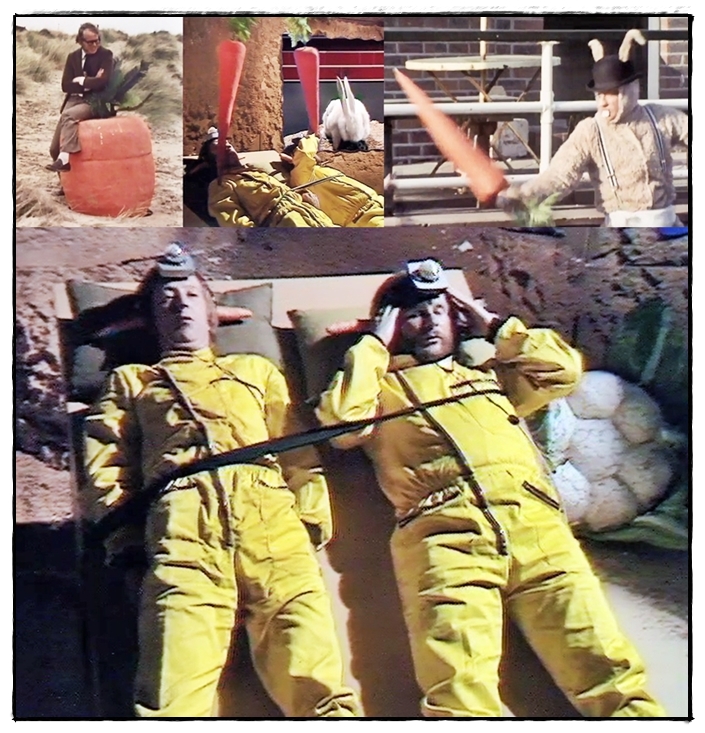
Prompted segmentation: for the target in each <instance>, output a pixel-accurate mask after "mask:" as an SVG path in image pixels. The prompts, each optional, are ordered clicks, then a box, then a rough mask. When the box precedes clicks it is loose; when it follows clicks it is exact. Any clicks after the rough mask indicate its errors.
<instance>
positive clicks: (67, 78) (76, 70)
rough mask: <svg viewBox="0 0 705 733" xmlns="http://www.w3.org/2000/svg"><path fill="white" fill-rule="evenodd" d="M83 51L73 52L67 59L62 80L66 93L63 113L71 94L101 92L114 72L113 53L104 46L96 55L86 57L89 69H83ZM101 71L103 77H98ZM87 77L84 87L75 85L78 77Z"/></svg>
mask: <svg viewBox="0 0 705 733" xmlns="http://www.w3.org/2000/svg"><path fill="white" fill-rule="evenodd" d="M82 53H83V50H82V49H80V48H79V49H78V50H77V51H73V52H72V53H70V54H69V55H68V56H67V57H66V64H65V66H64V75H63V76H62V78H61V89H62V91H64V92H66V97H65V98H64V103H63V104H62V105H61V109H62V111H63V109H64V106H65V105H66V100H67V99H68V98H69V95H71V94H85V93H86V92H99V91H101V90H102V89H105V87H106V86H107V85H108V81H110V74H112V72H113V52H112V51H109V50H108V49H107V48H103V47H102V46H101V47H100V48H99V49H98V50H97V51H96V52H95V53H94V54H90V55H87V56H86V66H87V69H86V71H84V70H83V69H82V68H81V55H82ZM100 69H103V76H101V77H98V76H97V74H98V72H99V70H100ZM84 75H85V77H86V80H85V83H84V84H83V86H81V85H80V84H76V83H74V81H73V80H74V79H75V78H76V77H77V76H84Z"/></svg>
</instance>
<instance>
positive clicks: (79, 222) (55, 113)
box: [15, 44, 183, 227]
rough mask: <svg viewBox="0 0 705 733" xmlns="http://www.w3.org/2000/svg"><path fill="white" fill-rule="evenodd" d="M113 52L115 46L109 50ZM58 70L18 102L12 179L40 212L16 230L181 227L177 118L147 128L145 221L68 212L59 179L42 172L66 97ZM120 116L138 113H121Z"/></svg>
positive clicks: (24, 219)
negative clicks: (150, 175)
mask: <svg viewBox="0 0 705 733" xmlns="http://www.w3.org/2000/svg"><path fill="white" fill-rule="evenodd" d="M111 49H112V50H113V51H114V52H115V51H117V50H118V49H119V44H115V47H111ZM61 74H62V72H61V70H54V71H52V77H51V79H50V80H49V81H48V82H46V83H43V84H38V83H36V82H33V81H28V82H27V91H26V92H25V93H24V94H22V95H21V96H18V97H17V102H16V114H17V121H16V131H17V134H16V138H15V141H16V152H15V163H16V174H17V190H18V192H19V191H21V190H23V189H24V190H29V191H32V192H33V193H34V194H35V195H36V196H37V198H38V199H39V202H40V204H41V211H39V212H37V213H36V214H33V215H22V216H21V217H20V218H18V219H17V220H16V225H17V226H18V227H41V226H76V227H78V226H81V227H132V226H135V224H136V223H138V225H139V226H142V227H164V226H181V224H182V222H183V216H182V210H183V207H182V195H181V177H182V175H183V164H182V160H181V132H182V126H181V120H180V119H178V118H177V117H174V118H173V119H171V121H170V122H169V123H168V124H166V125H165V126H164V127H160V128H155V127H151V134H152V155H153V157H154V163H155V168H156V186H155V193H154V198H153V199H152V205H151V207H150V210H151V211H152V214H151V215H149V216H144V217H139V219H138V220H136V219H135V218H134V217H117V218H107V217H98V216H88V215H86V214H80V213H77V212H74V211H71V209H69V207H68V205H67V203H66V199H65V197H64V196H63V195H62V193H61V186H60V181H59V175H58V174H55V173H51V172H49V171H47V170H45V169H44V166H45V165H47V164H48V163H51V158H50V156H49V144H50V143H51V140H52V136H53V134H54V129H55V127H56V123H57V120H58V117H59V109H60V108H61V103H62V101H63V98H64V94H63V92H62V91H61ZM120 114H125V115H127V114H138V113H137V112H135V113H130V112H124V113H120Z"/></svg>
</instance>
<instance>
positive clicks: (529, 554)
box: [317, 318, 665, 717]
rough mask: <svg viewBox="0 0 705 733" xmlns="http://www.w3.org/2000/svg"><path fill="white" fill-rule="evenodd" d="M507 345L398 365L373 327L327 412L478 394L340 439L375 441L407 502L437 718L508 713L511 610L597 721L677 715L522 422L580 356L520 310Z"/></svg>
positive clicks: (554, 391) (402, 535)
mask: <svg viewBox="0 0 705 733" xmlns="http://www.w3.org/2000/svg"><path fill="white" fill-rule="evenodd" d="M495 346H496V357H495V360H494V361H495V362H496V366H495V369H492V368H490V367H489V366H488V365H482V367H483V368H479V366H477V365H476V366H464V365H463V364H461V363H459V362H458V361H457V360H455V359H454V358H453V357H448V358H447V359H445V360H441V361H439V362H435V363H427V364H418V363H417V362H416V361H415V360H414V359H413V358H412V357H409V356H398V357H394V358H392V359H391V363H390V355H389V352H388V351H387V349H386V347H385V346H384V345H383V344H382V343H381V342H380V341H379V340H377V339H376V338H375V337H374V336H371V335H368V336H364V337H363V338H362V339H361V340H360V341H359V342H358V343H357V344H356V345H355V346H353V347H352V348H351V349H349V350H348V352H347V354H346V358H345V364H344V368H343V369H342V370H341V371H339V372H338V373H337V375H336V376H335V377H334V379H333V381H332V382H331V385H330V386H329V388H328V390H327V391H326V392H325V393H324V394H323V395H322V397H321V400H320V403H319V406H318V410H317V414H318V417H319V419H320V420H321V421H322V422H323V423H327V424H328V423H335V422H339V421H352V420H358V419H363V418H368V417H372V416H375V415H377V414H388V413H391V412H394V411H397V410H400V409H404V408H408V407H410V406H412V405H416V404H419V403H423V402H428V401H432V400H438V399H441V398H445V397H450V396H458V395H460V396H462V399H460V400H459V401H457V402H451V403H448V404H444V405H442V406H438V407H433V408H429V409H427V410H425V411H424V410H422V411H420V412H416V413H413V414H411V415H410V416H407V417H404V418H401V419H396V420H390V421H388V422H385V423H381V424H377V425H376V426H375V427H374V428H368V429H366V430H365V431H363V432H362V433H358V434H353V435H349V436H344V437H342V438H340V439H338V441H337V444H338V445H339V447H343V448H346V447H352V446H354V445H357V444H362V445H363V446H364V448H365V450H366V452H367V453H368V455H369V457H370V459H371V460H372V462H373V464H374V467H375V471H376V474H377V478H378V481H379V483H380V487H381V488H382V490H383V491H384V493H385V494H386V496H387V497H388V499H389V500H390V502H391V503H392V504H393V505H394V507H395V510H396V516H397V519H398V525H397V528H396V529H395V531H394V533H393V536H392V539H391V550H392V558H393V562H394V568H395V575H396V578H397V583H398V587H399V593H400V597H401V600H402V606H403V609H404V617H405V620H406V624H407V628H408V632H409V638H410V643H411V650H412V656H413V659H414V667H415V670H416V676H417V680H418V682H419V685H420V687H421V689H422V690H423V699H422V712H423V714H424V715H425V716H428V717H496V716H500V715H501V714H502V709H501V703H500V698H499V693H498V683H499V661H500V657H501V653H502V633H503V632H502V628H503V615H504V613H505V612H507V613H509V614H510V615H511V616H512V617H513V618H514V619H515V620H516V622H517V623H518V625H519V626H520V628H521V629H522V632H523V633H524V635H525V637H526V638H527V640H528V641H529V643H530V644H531V646H532V647H533V648H534V650H535V651H536V653H537V654H538V655H539V656H540V658H541V659H542V661H543V663H544V665H545V666H546V668H547V669H548V670H549V672H550V673H551V675H552V676H553V677H554V679H555V681H556V683H557V684H558V685H559V686H560V687H561V689H562V690H563V691H564V693H565V694H566V695H567V696H568V698H569V699H570V700H571V702H572V703H573V704H574V705H575V707H576V708H577V709H578V710H579V711H580V712H581V713H582V714H583V715H584V716H598V717H602V716H604V717H607V716H615V717H620V716H624V717H658V716H662V715H665V713H664V712H663V710H662V708H661V707H660V706H659V705H658V704H657V703H656V702H655V701H654V700H653V699H652V698H651V697H650V696H649V695H648V693H647V692H645V690H644V684H645V673H644V667H643V664H642V662H641V660H640V659H639V656H638V654H637V652H636V650H635V649H634V648H633V647H632V645H631V644H630V643H629V642H628V641H627V639H625V637H624V636H623V635H622V634H621V632H620V630H619V629H618V627H617V624H616V622H615V620H614V618H613V615H612V612H611V610H610V609H609V607H608V605H607V602H606V600H605V598H604V596H603V593H602V590H601V588H600V585H599V581H598V579H597V578H596V576H595V575H594V573H593V571H592V570H591V568H590V566H589V564H588V562H587V559H586V557H585V556H584V554H583V552H582V549H581V548H580V546H579V544H578V542H577V541H576V539H575V538H574V537H573V535H572V533H571V530H570V528H569V526H568V523H567V521H566V519H565V517H564V514H563V513H562V511H561V508H560V503H559V498H558V496H557V494H556V492H555V490H554V488H553V486H552V485H551V483H550V482H549V481H548V480H547V478H546V474H545V473H544V471H543V470H542V462H541V458H540V455H539V454H538V453H537V449H536V448H535V445H534V443H533V442H532V440H531V439H530V437H529V436H528V435H527V433H526V432H525V431H524V428H523V426H522V424H521V421H520V420H519V419H518V418H520V417H523V416H525V415H528V414H529V413H531V412H533V411H535V410H537V409H539V408H540V407H542V406H544V405H545V404H547V403H548V402H549V400H551V399H553V398H556V397H560V396H562V395H566V394H568V393H569V392H570V391H571V390H572V389H573V387H574V385H575V383H576V380H577V379H578V378H579V376H580V373H581V369H582V365H581V358H580V355H579V354H578V353H577V352H576V351H574V350H573V349H572V348H571V347H569V346H568V345H567V344H566V343H565V342H563V341H562V340H561V338H560V337H559V336H558V335H557V334H556V333H554V332H553V331H550V330H548V329H527V328H526V327H525V326H524V324H523V323H521V321H519V320H518V319H517V318H510V319H508V320H507V321H506V322H505V323H504V324H503V325H502V326H501V327H500V329H499V331H498V333H497V336H496V339H495ZM466 395H469V396H466Z"/></svg>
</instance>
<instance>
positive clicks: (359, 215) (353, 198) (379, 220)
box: [289, 135, 384, 227]
mask: <svg viewBox="0 0 705 733" xmlns="http://www.w3.org/2000/svg"><path fill="white" fill-rule="evenodd" d="M317 152H318V138H317V137H316V136H315V135H309V136H308V137H305V138H304V139H303V140H301V142H300V143H299V144H298V147H297V148H296V150H295V151H294V154H293V156H292V158H293V161H294V168H293V170H292V171H291V173H290V174H289V183H290V185H291V186H292V187H295V186H301V185H303V184H304V183H310V182H311V181H318V180H320V179H321V178H326V177H327V176H335V175H337V176H338V177H337V178H334V179H333V180H330V181H326V182H325V183H318V184H316V185H315V186H312V187H311V192H312V193H315V194H316V196H318V200H319V202H320V204H321V208H322V209H323V211H325V212H326V214H328V216H329V217H330V218H331V220H332V221H333V223H334V224H337V225H338V226H341V227H383V226H384V199H383V197H382V196H380V195H379V194H378V193H377V192H376V191H375V190H374V189H373V188H370V187H369V186H366V185H365V184H364V183H361V182H360V181H356V180H355V179H354V178H350V177H349V176H346V175H342V174H341V172H340V171H339V170H336V169H335V168H329V167H327V166H321V165H318V163H317V162H316V153H317Z"/></svg>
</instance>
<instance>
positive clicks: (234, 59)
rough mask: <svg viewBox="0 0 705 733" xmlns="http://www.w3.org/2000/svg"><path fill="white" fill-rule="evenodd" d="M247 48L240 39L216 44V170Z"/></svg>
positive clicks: (223, 146)
mask: <svg viewBox="0 0 705 733" xmlns="http://www.w3.org/2000/svg"><path fill="white" fill-rule="evenodd" d="M246 51H247V49H246V47H245V44H244V43H241V42H240V41H222V42H221V43H219V44H218V170H219V171H220V170H221V168H222V164H223V163H224V161H225V143H226V141H227V139H228V133H229V132H230V122H231V121H232V118H233V110H234V109H235V97H236V96H237V88H238V87H239V86H240V76H241V74H242V67H243V65H244V64H245V53H246Z"/></svg>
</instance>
